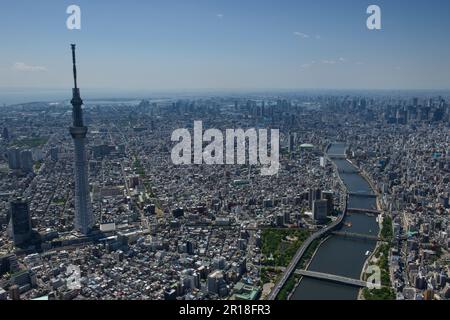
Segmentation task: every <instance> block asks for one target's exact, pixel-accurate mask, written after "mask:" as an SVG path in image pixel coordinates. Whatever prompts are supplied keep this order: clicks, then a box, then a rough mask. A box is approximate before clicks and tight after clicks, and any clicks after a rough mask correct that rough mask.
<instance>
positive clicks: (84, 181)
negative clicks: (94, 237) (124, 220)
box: [70, 44, 94, 235]
mask: <svg viewBox="0 0 450 320" xmlns="http://www.w3.org/2000/svg"><path fill="white" fill-rule="evenodd" d="M72 60H73V78H74V88H73V90H72V95H73V97H72V101H71V104H72V106H73V109H72V116H73V126H72V127H70V134H71V135H72V138H73V141H74V144H75V229H76V230H78V231H79V232H81V233H82V234H85V235H86V234H88V233H89V231H90V230H91V228H92V226H93V224H94V219H93V216H92V207H91V197H90V194H89V182H88V173H87V159H86V150H85V143H86V134H87V127H86V126H84V124H83V113H82V109H81V106H82V105H83V100H81V97H80V90H79V89H78V86H77V67H76V59H75V45H74V44H72Z"/></svg>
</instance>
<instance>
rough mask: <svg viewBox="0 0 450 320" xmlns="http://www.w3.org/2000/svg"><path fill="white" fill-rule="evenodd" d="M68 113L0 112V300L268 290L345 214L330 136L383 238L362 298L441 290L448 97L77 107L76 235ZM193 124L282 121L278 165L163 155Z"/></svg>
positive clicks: (36, 106) (445, 286) (231, 294)
mask: <svg viewBox="0 0 450 320" xmlns="http://www.w3.org/2000/svg"><path fill="white" fill-rule="evenodd" d="M72 102H73V101H72ZM71 111H72V106H71V105H70V103H69V101H62V102H52V103H27V104H20V105H12V106H7V107H6V108H3V109H2V116H1V120H0V121H1V123H0V126H1V127H2V128H3V132H2V142H1V151H2V152H1V153H2V155H3V157H2V159H1V182H2V183H1V186H0V188H1V190H0V196H1V213H0V223H1V237H0V239H1V241H0V253H1V254H0V263H1V264H0V266H1V268H0V273H1V281H0V288H1V289H0V298H1V299H166V300H173V299H178V300H180V299H181V300H203V299H232V300H256V299H266V298H268V297H270V293H271V291H272V290H274V286H275V284H276V283H277V282H278V281H280V274H281V272H282V271H283V270H285V268H286V267H287V266H288V264H289V263H290V262H291V259H293V256H294V254H295V252H296V250H297V249H298V248H299V247H300V245H301V244H302V243H303V242H304V241H305V240H306V239H307V238H308V237H310V236H311V235H313V234H314V233H316V232H317V231H318V230H321V229H322V228H325V226H326V225H328V224H330V223H333V221H336V220H338V217H339V216H341V213H342V212H343V211H344V210H346V208H345V207H346V204H345V203H346V200H345V198H346V191H345V186H343V185H342V183H341V180H340V177H339V175H341V176H342V175H345V174H346V171H345V170H344V171H342V170H338V169H337V168H336V166H335V165H334V164H333V159H332V157H331V156H330V155H329V154H327V148H328V147H329V145H330V144H335V143H341V144H344V145H345V146H346V149H345V155H344V158H347V159H348V160H349V161H350V162H351V163H352V164H353V165H354V166H355V168H358V170H357V171H358V172H361V173H362V174H363V175H364V177H365V178H366V179H367V181H369V182H370V184H371V186H372V187H373V188H374V190H373V191H374V193H375V194H376V195H377V203H378V205H377V207H378V209H379V211H380V212H379V216H380V217H382V219H378V218H377V221H378V222H379V225H380V237H383V239H379V240H380V241H378V242H377V246H376V248H375V249H374V250H373V252H370V253H374V254H373V255H372V254H370V255H369V252H368V253H367V257H365V258H364V259H369V260H371V261H372V262H374V263H375V264H379V265H380V266H381V269H382V279H381V281H382V284H383V288H382V289H379V290H376V289H375V290H367V289H361V290H360V294H359V297H360V298H361V299H407V300H422V299H441V300H443V299H448V298H450V283H449V264H448V261H449V254H448V248H449V237H448V227H449V224H448V216H449V210H450V206H449V184H450V181H449V179H450V174H449V171H450V158H449V154H448V145H449V137H450V135H449V128H450V126H449V124H450V107H449V104H448V99H447V100H446V99H445V98H443V97H439V96H436V97H426V98H425V97H421V98H416V97H414V96H406V95H395V93H364V94H363V93H359V94H358V95H356V94H355V95H339V94H336V93H334V94H322V95H313V94H295V93H290V94H287V93H286V94H283V95H282V94H273V95H269V94H265V95H256V94H252V95H248V96H245V95H229V96H213V95H210V96H203V97H198V98H189V99H187V98H186V99H184V98H170V97H161V98H154V99H149V100H142V101H122V100H114V101H87V102H85V106H84V107H83V115H84V120H85V123H86V126H87V127H88V128H89V131H88V134H87V146H86V147H87V148H86V150H87V155H88V156H87V161H86V163H87V165H88V172H89V176H88V181H89V187H88V190H89V194H90V196H91V198H92V215H93V218H94V224H93V226H92V230H91V231H90V232H89V233H83V232H80V229H79V228H76V221H75V216H76V207H75V181H74V170H75V169H74V143H73V136H71V135H70V134H69V130H68V128H69V127H70V126H71V121H72V112H71ZM199 119H201V120H202V121H203V126H204V127H205V128H208V127H211V128H219V129H226V128H243V129H247V128H260V127H270V128H279V129H280V136H281V137H280V170H279V172H278V174H277V175H275V176H263V175H260V169H261V168H260V167H259V166H258V165H249V164H248V165H195V164H193V165H174V164H173V163H172V161H171V157H170V153H171V146H173V145H174V142H172V141H171V133H172V132H173V131H174V130H175V129H177V128H188V129H190V130H191V129H192V126H193V123H194V121H196V120H199ZM350 162H349V163H350ZM347 173H348V171H347ZM344 180H345V179H344ZM367 211H370V210H367ZM368 214H369V213H367V212H366V213H353V214H352V215H368ZM344 223H345V222H344ZM346 227H347V228H348V229H347V231H349V232H352V226H351V223H349V222H347V223H346ZM77 229H78V231H77ZM335 236H336V235H335ZM336 237H339V236H336ZM341 237H343V236H342V235H341ZM323 240H325V241H323ZM326 242H327V241H326V238H325V239H322V242H321V243H319V244H318V243H315V245H313V246H314V248H313V249H314V250H319V251H320V247H321V245H323V243H326ZM317 248H318V249H317ZM312 253H314V251H312V252H309V254H306V255H304V258H303V259H304V260H305V261H302V264H303V266H306V265H307V264H308V263H309V262H310V260H311V259H312V260H314V254H312ZM74 266H75V267H78V268H79V272H80V275H79V279H78V280H79V284H78V286H75V287H74V286H73V283H72V282H71V281H73V274H72V273H71V272H73V268H74ZM297 267H298V269H302V268H301V267H300V266H297ZM361 277H363V274H362V275H361ZM361 279H363V278H361ZM291 280H292V279H291ZM298 281H301V278H297V277H295V278H294V283H292V281H287V282H286V283H285V284H283V289H282V290H281V291H280V292H279V293H278V296H277V299H289V298H291V299H295V295H294V298H293V297H292V291H293V290H295V287H296V286H297V282H298ZM302 281H303V280H302Z"/></svg>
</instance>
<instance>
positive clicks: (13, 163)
mask: <svg viewBox="0 0 450 320" xmlns="http://www.w3.org/2000/svg"><path fill="white" fill-rule="evenodd" d="M8 164H9V168H10V169H11V170H18V169H20V149H19V148H16V147H13V148H10V149H8Z"/></svg>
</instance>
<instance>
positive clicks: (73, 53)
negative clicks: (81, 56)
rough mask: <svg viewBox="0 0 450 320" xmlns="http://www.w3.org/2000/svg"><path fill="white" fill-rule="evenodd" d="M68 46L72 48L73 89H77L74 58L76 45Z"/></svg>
mask: <svg viewBox="0 0 450 320" xmlns="http://www.w3.org/2000/svg"><path fill="white" fill-rule="evenodd" d="M70 46H71V47H72V63H73V82H74V85H75V89H78V87H77V61H76V57H75V48H76V45H75V44H71V45H70Z"/></svg>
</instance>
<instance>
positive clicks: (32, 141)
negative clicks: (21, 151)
mask: <svg viewBox="0 0 450 320" xmlns="http://www.w3.org/2000/svg"><path fill="white" fill-rule="evenodd" d="M47 141H48V138H47V137H34V138H22V139H17V140H14V141H12V142H11V144H10V146H11V147H18V148H27V149H31V148H36V147H42V146H43V145H45V144H46V143H47Z"/></svg>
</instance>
